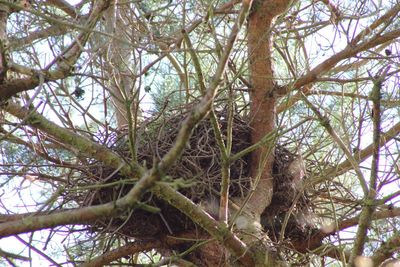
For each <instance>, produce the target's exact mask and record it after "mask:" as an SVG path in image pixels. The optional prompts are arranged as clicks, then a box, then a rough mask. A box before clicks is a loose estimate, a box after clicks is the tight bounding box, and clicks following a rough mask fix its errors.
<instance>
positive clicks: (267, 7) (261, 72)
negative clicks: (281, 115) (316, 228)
mask: <svg viewBox="0 0 400 267" xmlns="http://www.w3.org/2000/svg"><path fill="white" fill-rule="evenodd" d="M290 2H291V0H283V1H281V0H275V1H265V0H264V1H263V0H258V1H255V2H254V3H253V8H252V11H251V13H250V15H249V23H248V52H249V58H250V61H249V62H250V64H249V68H250V81H251V84H252V88H251V90H250V101H251V102H250V105H251V106H250V110H251V124H250V125H251V127H252V129H253V131H252V136H251V139H252V143H256V142H258V141H259V140H260V139H261V138H262V137H263V136H265V135H266V134H268V133H270V132H271V131H273V130H274V129H275V119H276V100H277V96H276V94H274V88H275V86H276V83H275V81H274V73H273V66H272V57H271V52H272V50H271V48H272V35H271V34H272V28H271V26H272V24H273V22H274V19H275V18H276V17H277V16H278V15H280V14H281V13H283V12H284V11H285V10H286V9H287V8H288V7H289V4H290ZM272 145H273V144H271V145H270V146H272ZM273 160H274V157H273V148H271V147H269V146H263V147H260V148H259V149H258V150H256V151H255V152H254V153H253V154H252V167H251V177H252V179H253V183H254V184H256V185H257V186H256V188H255V191H254V193H253V195H252V197H251V199H250V201H249V207H248V209H249V210H252V211H253V212H254V213H255V215H256V216H259V215H260V214H261V213H262V212H263V211H264V209H265V208H266V207H267V206H268V205H269V204H270V202H271V198H272V194H273V180H272V164H273ZM258 180H259V181H258ZM257 181H258V183H257Z"/></svg>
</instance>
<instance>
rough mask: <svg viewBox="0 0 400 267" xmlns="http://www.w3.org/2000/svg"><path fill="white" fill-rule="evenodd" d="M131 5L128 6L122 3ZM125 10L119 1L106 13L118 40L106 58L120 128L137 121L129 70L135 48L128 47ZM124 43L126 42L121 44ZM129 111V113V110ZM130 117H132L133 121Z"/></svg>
mask: <svg viewBox="0 0 400 267" xmlns="http://www.w3.org/2000/svg"><path fill="white" fill-rule="evenodd" d="M121 4H123V5H128V3H121ZM123 12H129V9H128V8H126V9H125V10H123V8H122V7H121V6H119V1H118V0H115V1H114V3H113V5H112V6H111V7H110V8H109V9H108V11H107V13H106V16H105V17H106V31H107V33H109V34H112V35H113V36H114V37H115V39H112V40H110V44H109V46H108V48H107V52H106V53H105V56H104V62H105V64H106V68H105V69H106V77H107V79H108V86H109V91H110V94H111V99H112V103H113V106H114V108H115V112H116V118H117V127H118V128H120V129H121V128H126V127H127V125H128V124H129V120H134V116H133V115H134V114H135V110H136V105H135V102H136V101H135V100H134V99H133V98H134V88H133V87H134V80H133V78H132V76H133V75H132V73H131V72H130V70H129V64H131V59H132V48H131V46H130V45H128V41H129V40H128V38H127V37H126V33H125V32H124V31H125V30H126V25H124V22H123V21H122V16H123ZM120 40H123V42H121V41H120ZM128 109H129V110H128ZM129 115H131V116H130V118H129Z"/></svg>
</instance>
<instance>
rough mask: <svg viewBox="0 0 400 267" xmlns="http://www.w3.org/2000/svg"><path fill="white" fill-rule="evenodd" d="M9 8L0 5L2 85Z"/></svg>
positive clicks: (0, 68) (4, 75) (5, 66)
mask: <svg viewBox="0 0 400 267" xmlns="http://www.w3.org/2000/svg"><path fill="white" fill-rule="evenodd" d="M9 13H10V8H9V7H8V6H7V5H3V4H0V83H3V82H4V80H5V79H6V74H7V62H6V50H7V19H8V15H9Z"/></svg>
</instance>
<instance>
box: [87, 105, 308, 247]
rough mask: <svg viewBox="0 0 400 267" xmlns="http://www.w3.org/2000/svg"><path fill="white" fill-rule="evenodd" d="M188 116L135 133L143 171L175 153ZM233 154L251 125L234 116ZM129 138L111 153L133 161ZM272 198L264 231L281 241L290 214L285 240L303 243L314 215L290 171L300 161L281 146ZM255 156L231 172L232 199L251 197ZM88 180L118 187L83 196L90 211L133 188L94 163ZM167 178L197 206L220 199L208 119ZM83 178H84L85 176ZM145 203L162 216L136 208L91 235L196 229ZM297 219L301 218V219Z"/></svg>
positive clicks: (117, 139)
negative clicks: (309, 215) (308, 218)
mask: <svg viewBox="0 0 400 267" xmlns="http://www.w3.org/2000/svg"><path fill="white" fill-rule="evenodd" d="M216 115H217V119H218V122H219V124H220V128H221V131H222V134H223V136H224V138H226V129H227V124H228V122H227V116H226V112H217V113H216ZM183 118H184V115H182V114H180V115H170V116H160V117H154V118H150V119H148V120H146V121H144V122H143V123H141V124H140V126H139V127H138V129H137V140H138V141H137V143H136V149H137V159H138V161H139V163H140V164H141V165H142V166H145V167H146V168H151V167H152V163H153V162H157V161H158V160H159V159H161V158H162V157H163V156H164V155H165V154H166V153H167V152H168V150H169V149H170V148H171V147H172V145H173V143H174V141H175V138H176V136H177V133H178V130H179V128H180V124H181V123H182V121H183ZM232 137H233V143H232V154H235V153H238V152H240V151H242V150H243V149H245V148H247V147H249V146H250V145H251V138H250V137H251V128H250V126H249V124H248V120H246V119H244V118H242V117H241V116H239V115H234V116H233V125H232ZM127 140H128V138H127V137H126V135H123V134H122V135H118V136H114V138H109V140H108V145H109V147H110V148H111V149H113V150H114V151H116V152H117V153H119V154H120V155H121V156H122V157H125V158H126V159H127V160H129V159H130V158H131V157H130V153H129V149H128V147H129V145H128V141H127ZM273 153H274V157H275V161H274V165H273V178H274V194H273V198H272V202H271V205H270V206H269V207H268V208H267V209H266V210H265V211H264V213H263V214H262V218H261V223H262V226H263V227H264V230H266V232H268V233H270V236H271V237H272V239H277V238H278V237H279V233H280V231H281V228H282V222H283V221H284V217H285V214H287V212H288V211H289V210H290V211H291V214H292V215H291V216H290V217H289V221H288V223H286V229H290V231H286V233H285V237H289V238H292V239H293V238H295V239H299V238H304V237H305V235H307V236H308V235H309V234H310V230H311V229H312V226H311V225H310V224H308V223H304V220H302V218H304V214H307V213H308V211H309V210H310V201H309V197H308V196H307V195H306V194H305V193H304V192H302V189H300V188H301V187H299V186H298V185H296V184H295V181H294V177H293V174H292V173H290V171H289V169H290V168H289V166H290V164H292V163H293V162H294V161H295V159H296V158H297V155H296V154H294V153H292V152H290V151H289V150H288V149H286V148H285V147H283V146H281V145H276V146H275V150H274V151H273ZM251 164H252V163H251V156H250V154H247V155H245V156H243V157H242V158H240V159H238V160H236V161H235V162H233V163H232V165H231V166H230V178H231V183H230V192H229V195H230V197H232V198H235V199H238V198H241V199H243V198H244V197H245V196H246V195H247V194H248V192H249V190H250V187H251V181H250V177H249V173H250V167H251ZM89 173H90V174H89V175H87V176H86V177H82V178H83V180H84V181H85V182H86V183H87V184H88V185H93V183H94V180H95V183H96V184H103V185H104V184H111V185H112V184H117V185H116V186H102V187H98V188H96V189H93V190H89V191H88V192H87V193H86V195H84V196H81V205H83V206H89V205H96V204H102V203H107V202H110V201H115V200H116V199H117V198H119V197H121V196H123V195H124V194H126V193H127V192H128V191H129V190H130V189H131V188H132V186H133V184H132V183H128V182H127V183H125V184H123V183H120V181H123V180H124V179H125V180H126V177H124V176H123V175H121V174H120V173H119V172H116V171H115V170H113V169H110V168H108V167H105V166H104V165H102V164H100V163H96V162H95V163H93V165H92V167H91V168H90V170H89ZM166 175H167V176H168V177H172V178H174V179H181V180H182V181H183V183H181V184H183V185H184V186H183V187H181V188H180V189H179V191H180V192H181V193H182V194H183V195H185V196H186V197H188V198H189V199H191V200H192V201H193V202H194V203H196V204H201V203H204V202H207V201H210V199H212V198H215V199H217V198H218V193H219V191H220V183H221V157H220V151H219V148H218V145H217V141H216V139H215V134H214V131H213V127H212V125H211V122H210V120H208V119H205V120H203V121H201V122H200V123H199V125H198V126H197V127H196V128H195V129H194V130H193V134H192V136H191V138H190V140H189V142H188V144H187V146H186V148H185V150H184V152H183V154H182V156H181V157H180V159H178V160H177V161H176V164H175V165H174V166H173V167H172V168H171V169H170V170H169V171H168V173H166ZM83 176H85V175H83ZM297 183H298V182H297ZM142 203H144V204H147V205H151V206H154V207H157V208H159V210H160V212H156V213H154V212H150V211H148V209H147V210H146V209H142V208H140V207H139V208H137V209H135V210H133V211H131V212H130V213H129V214H125V215H124V216H123V217H118V218H112V219H110V218H105V219H101V220H98V221H96V222H95V223H94V224H92V225H91V228H92V230H93V231H96V232H98V231H105V232H114V233H118V234H122V235H125V236H129V237H133V238H136V239H153V238H157V239H159V238H162V237H163V236H165V235H177V234H180V233H184V232H188V231H191V230H194V229H196V225H195V224H194V223H193V222H192V221H191V220H190V219H189V218H187V217H186V216H185V215H184V214H183V213H181V212H180V211H179V210H177V209H175V208H174V207H172V206H170V205H169V204H167V203H166V202H164V201H162V200H161V199H158V198H157V197H155V196H153V195H152V194H151V193H146V194H145V195H144V197H143V199H142ZM299 215H301V216H300V217H301V218H300V217H299Z"/></svg>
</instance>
